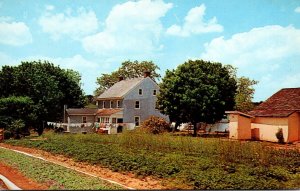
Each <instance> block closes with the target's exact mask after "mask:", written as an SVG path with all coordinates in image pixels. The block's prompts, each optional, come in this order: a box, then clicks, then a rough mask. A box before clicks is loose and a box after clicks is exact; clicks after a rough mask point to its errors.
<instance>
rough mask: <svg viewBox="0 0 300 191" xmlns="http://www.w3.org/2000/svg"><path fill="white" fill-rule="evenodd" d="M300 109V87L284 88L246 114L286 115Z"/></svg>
mask: <svg viewBox="0 0 300 191" xmlns="http://www.w3.org/2000/svg"><path fill="white" fill-rule="evenodd" d="M296 111H300V88H284V89H281V90H280V91H278V92H276V93H275V94H273V95H272V96H271V97H270V98H269V99H267V100H266V101H265V102H263V103H261V104H260V105H259V106H257V107H255V108H254V110H252V111H250V112H249V113H248V114H250V115H254V116H268V117H287V116H289V115H290V114H292V113H294V112H296Z"/></svg>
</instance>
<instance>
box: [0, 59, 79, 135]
mask: <svg viewBox="0 0 300 191" xmlns="http://www.w3.org/2000/svg"><path fill="white" fill-rule="evenodd" d="M79 85H80V83H78V73H76V72H72V70H64V69H61V68H60V67H58V66H54V65H53V64H52V63H50V62H48V61H43V62H42V61H32V62H21V64H20V65H18V66H3V67H2V70H1V71H0V98H5V97H10V96H27V97H29V98H30V99H31V100H32V101H33V103H34V105H35V112H36V115H37V119H36V123H35V124H33V126H34V127H35V129H36V130H37V131H38V132H39V133H40V134H41V132H42V126H43V122H45V121H60V120H61V119H62V116H63V106H64V105H65V104H66V105H68V106H69V107H82V106H83V103H84V96H83V92H82V89H81V88H80V86H79Z"/></svg>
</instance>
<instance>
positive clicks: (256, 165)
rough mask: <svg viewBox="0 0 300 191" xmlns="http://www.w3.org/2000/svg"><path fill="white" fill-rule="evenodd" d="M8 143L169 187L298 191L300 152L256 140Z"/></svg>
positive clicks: (82, 138)
mask: <svg viewBox="0 0 300 191" xmlns="http://www.w3.org/2000/svg"><path fill="white" fill-rule="evenodd" d="M43 137H45V138H47V139H46V140H40V141H31V140H29V138H27V139H22V140H9V141H6V143H9V144H12V145H21V146H26V147H35V148H39V149H43V150H46V151H49V152H51V153H57V154H62V155H65V156H68V157H71V158H74V159H75V160H77V161H85V162H89V163H91V164H98V165H101V166H105V167H108V168H110V169H112V170H114V171H121V172H124V171H125V172H126V171H130V172H133V173H135V174H136V176H140V177H143V176H154V177H157V178H160V179H161V180H162V181H163V184H164V185H166V186H167V187H168V188H172V189H175V188H177V189H297V188H298V189H299V188H300V153H299V152H298V151H296V150H278V149H272V148H270V147H267V146H266V144H265V143H260V142H239V141H228V140H223V139H216V138H206V139H205V138H192V137H182V136H171V135H170V134H163V135H151V134H145V133H142V132H138V131H133V132H125V133H123V134H119V135H97V134H89V135H79V134H78V135H58V134H53V133H47V134H45V135H43Z"/></svg>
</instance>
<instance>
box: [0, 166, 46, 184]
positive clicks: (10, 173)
mask: <svg viewBox="0 0 300 191" xmlns="http://www.w3.org/2000/svg"><path fill="white" fill-rule="evenodd" d="M0 173H1V174H2V175H3V176H5V177H6V178H8V179H9V180H11V181H12V182H13V183H14V184H15V185H17V186H18V187H20V188H21V189H23V190H46V189H48V187H47V186H45V185H41V184H38V183H37V182H35V181H33V180H31V179H29V178H27V177H25V176H24V175H23V174H22V173H21V172H20V171H18V170H17V169H15V168H13V167H11V166H8V165H6V164H4V163H1V162H0ZM0 186H3V185H0ZM4 188H5V187H4Z"/></svg>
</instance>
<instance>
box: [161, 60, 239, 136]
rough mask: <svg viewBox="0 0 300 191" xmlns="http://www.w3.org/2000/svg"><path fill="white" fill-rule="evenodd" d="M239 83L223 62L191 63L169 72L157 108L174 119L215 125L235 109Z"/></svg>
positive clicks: (163, 83)
mask: <svg viewBox="0 0 300 191" xmlns="http://www.w3.org/2000/svg"><path fill="white" fill-rule="evenodd" d="M235 92H236V81H235V79H234V78H233V77H232V76H231V75H230V72H229V70H228V69H227V68H226V67H224V66H222V64H221V63H213V62H207V61H203V60H195V61H192V60H189V61H187V62H185V63H184V64H182V65H179V66H178V67H177V69H176V70H172V71H170V70H167V71H166V75H165V77H164V78H163V80H162V83H161V84H160V94H159V95H158V107H159V109H160V110H161V111H162V113H164V114H167V115H169V117H170V119H171V120H174V119H175V120H176V121H180V122H191V123H192V124H193V125H194V136H196V135H197V127H196V124H197V123H199V122H205V123H214V122H216V121H218V120H220V119H222V117H223V115H224V112H225V110H231V109H233V107H234V95H235Z"/></svg>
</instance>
